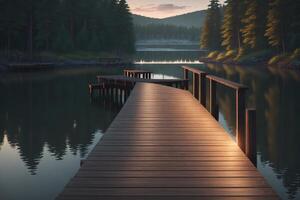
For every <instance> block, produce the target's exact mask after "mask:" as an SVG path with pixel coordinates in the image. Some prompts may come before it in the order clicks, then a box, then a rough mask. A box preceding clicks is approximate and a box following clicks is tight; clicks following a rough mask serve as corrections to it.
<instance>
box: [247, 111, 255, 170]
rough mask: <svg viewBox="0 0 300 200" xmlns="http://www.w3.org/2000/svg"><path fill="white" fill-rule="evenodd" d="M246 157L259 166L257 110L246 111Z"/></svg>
mask: <svg viewBox="0 0 300 200" xmlns="http://www.w3.org/2000/svg"><path fill="white" fill-rule="evenodd" d="M246 155H247V157H248V158H249V159H250V160H251V162H252V163H253V164H254V165H255V166H257V153H256V110H255V109H247V111H246Z"/></svg>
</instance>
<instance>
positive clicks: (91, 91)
mask: <svg viewBox="0 0 300 200" xmlns="http://www.w3.org/2000/svg"><path fill="white" fill-rule="evenodd" d="M89 92H90V96H91V97H92V96H93V86H92V85H91V84H89Z"/></svg>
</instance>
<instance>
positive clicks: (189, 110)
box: [58, 83, 278, 200]
mask: <svg viewBox="0 0 300 200" xmlns="http://www.w3.org/2000/svg"><path fill="white" fill-rule="evenodd" d="M277 198H278V197H277V196H276V194H275V193H274V191H273V190H272V188H271V187H270V186H269V185H268V183H267V182H266V181H265V180H264V178H263V177H262V176H261V174H260V173H259V172H258V171H257V169H256V168H255V167H254V166H253V164H252V163H251V162H250V161H249V159H248V158H247V157H246V156H245V154H244V153H243V152H242V151H241V149H240V148H239V147H238V146H237V145H236V144H235V142H234V141H233V139H232V137H230V136H229V135H228V134H227V133H226V132H225V130H224V129H223V128H222V127H221V126H220V125H219V124H218V123H217V121H216V120H215V119H214V118H213V117H212V116H211V115H210V114H209V112H208V111H207V110H206V109H205V108H204V107H203V106H201V105H200V103H199V102H198V101H197V100H196V99H194V98H193V97H192V95H191V94H190V93H188V92H187V91H183V90H178V89H174V88H170V87H164V86H159V85H154V84H145V83H140V84H137V85H136V87H135V88H134V90H133V91H132V93H131V96H130V97H129V99H128V100H127V102H126V104H125V106H124V107H123V109H122V110H121V111H120V113H119V114H118V116H117V117H116V119H115V120H114V121H113V123H112V124H111V126H110V127H109V128H108V130H107V132H106V134H105V135H104V136H103V138H102V139H101V140H100V142H99V143H98V144H97V145H96V146H95V148H94V149H93V151H92V152H91V153H90V155H89V157H88V158H87V159H86V160H85V161H83V164H82V167H81V168H80V170H79V171H78V173H77V174H76V175H75V177H74V178H73V179H72V180H71V181H70V182H69V184H68V185H67V186H66V188H65V189H64V191H63V192H62V193H61V195H60V196H59V197H58V199H75V200H76V199H106V200H110V199H113V200H127V199H128V200H129V199H130V200H135V199H139V200H140V199H143V200H147V199H149V200H150V199H151V200H153V199H155V200H171V199H172V200H193V199H197V200H198V199H225V200H229V199H233V200H235V199H236V200H240V199H251V200H252V199H277Z"/></svg>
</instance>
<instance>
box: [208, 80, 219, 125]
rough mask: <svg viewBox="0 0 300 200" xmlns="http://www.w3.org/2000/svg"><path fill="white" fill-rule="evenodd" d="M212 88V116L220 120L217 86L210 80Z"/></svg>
mask: <svg viewBox="0 0 300 200" xmlns="http://www.w3.org/2000/svg"><path fill="white" fill-rule="evenodd" d="M209 82H210V87H209V90H210V91H209V93H210V103H209V105H210V106H209V108H210V113H211V114H212V116H213V117H214V118H215V119H216V120H218V119H219V109H218V105H217V84H216V82H215V81H214V80H212V79H210V81H209Z"/></svg>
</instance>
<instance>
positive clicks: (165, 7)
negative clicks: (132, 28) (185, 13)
mask: <svg viewBox="0 0 300 200" xmlns="http://www.w3.org/2000/svg"><path fill="white" fill-rule="evenodd" d="M187 7H188V6H178V5H175V4H171V3H168V4H159V5H156V4H147V5H144V6H140V7H136V8H134V9H132V11H134V12H166V11H167V12H173V11H177V10H184V9H186V8H187Z"/></svg>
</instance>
